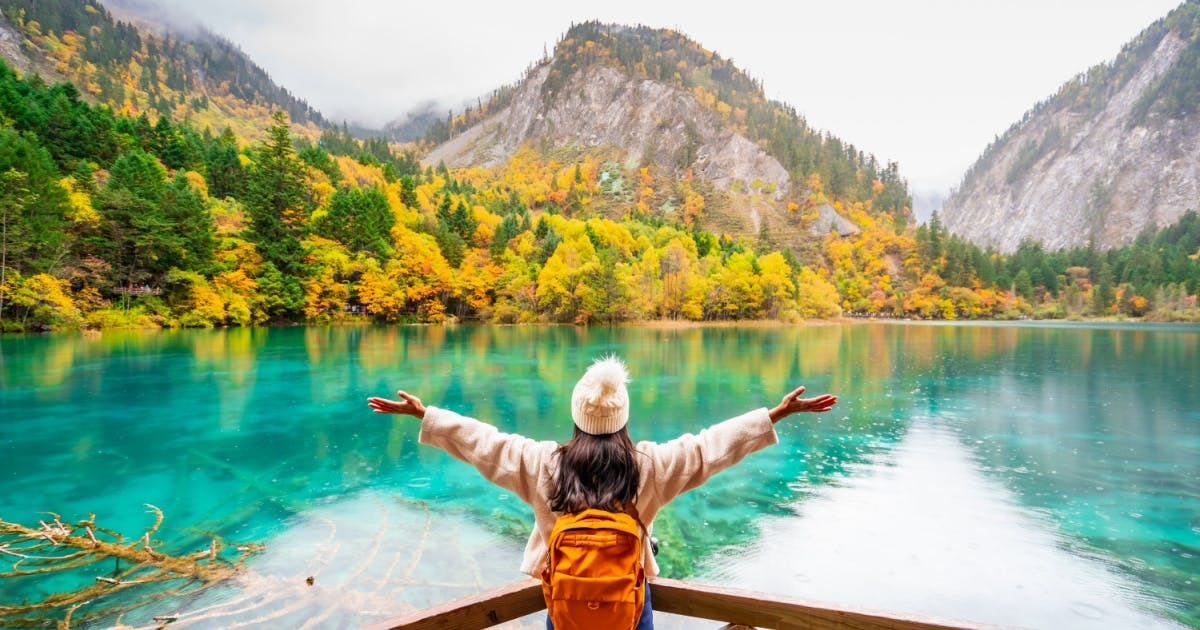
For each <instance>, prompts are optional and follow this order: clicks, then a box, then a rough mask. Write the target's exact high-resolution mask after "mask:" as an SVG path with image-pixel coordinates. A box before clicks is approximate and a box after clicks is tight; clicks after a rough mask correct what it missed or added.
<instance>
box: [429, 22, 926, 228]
mask: <svg viewBox="0 0 1200 630" xmlns="http://www.w3.org/2000/svg"><path fill="white" fill-rule="evenodd" d="M427 138H429V139H431V140H434V141H437V142H440V144H438V145H437V146H436V147H435V148H434V149H433V150H432V151H430V152H429V153H428V154H427V155H426V156H425V157H424V158H423V161H424V162H425V163H426V164H428V165H437V164H443V163H444V164H445V165H447V166H450V167H465V166H484V167H490V168H500V167H503V166H504V165H505V164H506V163H507V162H508V161H509V160H510V159H512V157H513V156H514V155H515V154H517V152H518V151H519V150H521V149H522V148H524V147H532V148H534V149H535V150H536V151H538V152H539V153H540V154H541V155H543V156H550V157H555V156H557V157H559V158H560V159H565V160H570V159H573V158H575V157H578V156H579V155H581V154H588V155H600V156H602V157H603V159H606V160H607V161H608V164H610V165H611V166H613V167H619V168H620V169H621V170H622V171H623V173H622V177H624V178H625V179H626V180H627V181H628V180H633V181H637V178H638V177H639V175H640V177H642V178H646V179H648V180H653V183H651V182H650V181H647V182H646V184H645V185H646V186H647V187H650V188H652V189H653V190H655V191H672V189H673V188H674V187H675V186H674V183H676V182H689V183H690V185H693V186H694V187H696V188H697V189H699V190H700V191H701V192H702V194H703V197H704V199H705V200H706V202H705V207H704V209H703V212H699V213H698V214H696V216H697V217H698V219H699V221H700V223H701V225H703V226H704V227H705V228H706V229H712V230H714V231H717V232H719V233H730V234H743V235H745V234H760V235H761V234H769V235H770V236H772V237H774V238H776V239H778V240H781V241H785V242H790V241H794V240H798V239H799V240H802V239H805V238H810V237H811V236H812V235H813V234H824V233H827V232H828V231H829V230H830V228H831V227H834V228H837V229H839V231H841V229H842V227H840V226H844V227H846V228H847V229H849V230H851V231H853V230H854V229H855V228H854V227H853V224H851V223H850V222H848V221H834V220H833V219H832V218H831V217H829V215H830V214H831V213H832V214H834V215H836V213H834V212H833V209H834V208H835V207H836V206H838V204H841V205H842V206H844V207H848V206H849V205H851V204H853V203H864V204H868V205H869V208H870V209H871V211H873V212H876V213H885V212H886V213H891V214H892V215H894V216H896V217H898V218H899V219H900V220H903V219H904V218H905V217H906V216H907V215H908V214H909V212H910V210H909V207H910V206H911V200H910V198H909V194H908V190H907V184H906V183H905V182H904V180H903V179H902V178H901V177H900V176H899V172H898V166H897V165H896V164H894V163H892V164H888V165H886V166H881V165H880V164H878V162H877V161H876V159H875V158H874V156H871V155H868V154H865V153H864V152H862V151H861V150H859V149H858V148H856V147H855V146H854V145H852V144H849V143H846V142H844V141H842V140H841V139H839V138H837V137H834V136H832V135H830V134H828V133H822V132H819V131H817V130H814V129H812V128H810V127H808V125H807V123H806V122H805V120H804V119H803V118H802V117H801V116H799V115H798V114H797V113H796V112H795V110H794V109H793V108H791V107H790V106H787V105H784V104H781V103H778V102H775V101H769V100H767V99H766V98H765V97H764V95H763V91H762V86H761V83H760V82H758V81H757V80H755V79H752V78H750V77H749V76H748V75H747V74H746V73H744V72H743V71H741V70H739V69H738V68H736V67H735V66H734V65H733V63H732V62H731V61H729V60H726V59H723V58H721V56H720V55H718V54H716V53H714V52H711V51H708V50H705V49H704V48H703V47H701V46H700V45H699V44H697V43H696V42H694V41H692V40H690V39H688V38H687V37H684V36H683V35H680V34H679V33H677V32H675V31H671V30H662V29H651V28H647V27H628V26H621V25H612V24H601V23H598V22H587V23H584V24H577V25H574V26H572V27H571V28H570V30H569V31H568V32H567V33H566V35H565V36H564V37H563V39H562V40H561V41H560V42H559V43H558V44H557V45H556V46H555V50H554V54H553V56H552V57H550V58H548V59H543V60H542V61H541V62H539V63H537V64H535V65H533V66H532V67H531V68H529V69H528V70H527V72H526V74H525V77H524V78H523V80H522V81H520V82H519V83H518V84H517V85H515V86H508V87H505V88H501V89H499V90H497V91H496V92H495V93H494V94H493V95H492V98H491V99H490V100H489V101H488V102H487V103H486V104H483V105H482V106H480V107H479V108H476V109H471V110H468V111H467V112H465V113H464V114H462V115H460V116H457V117H454V118H452V119H451V120H450V121H448V122H445V123H443V122H441V121H439V122H438V123H436V124H435V125H434V126H433V127H432V128H431V130H430V133H429V135H428V136H427ZM615 176H616V175H615V174H614V177H615ZM684 197H685V195H684V194H680V193H678V192H677V191H676V192H675V193H674V194H671V193H669V192H668V193H664V194H662V195H659V197H658V198H657V199H655V200H654V202H653V203H652V204H650V207H651V212H652V213H653V214H656V215H659V216H661V217H662V218H664V219H672V218H678V217H680V214H681V213H682V215H683V218H684V220H685V221H688V220H690V219H691V216H690V215H689V212H690V210H688V209H681V206H684V205H685V203H684ZM614 205H615V209H616V210H617V211H619V210H620V207H621V206H620V204H614ZM627 205H628V204H627V203H626V204H625V207H627Z"/></svg>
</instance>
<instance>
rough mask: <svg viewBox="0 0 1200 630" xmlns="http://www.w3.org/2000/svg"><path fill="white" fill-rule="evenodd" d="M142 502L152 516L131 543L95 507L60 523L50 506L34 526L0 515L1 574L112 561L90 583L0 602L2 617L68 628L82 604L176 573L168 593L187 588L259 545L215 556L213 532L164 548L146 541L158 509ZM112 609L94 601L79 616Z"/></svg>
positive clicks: (158, 521)
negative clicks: (190, 546)
mask: <svg viewBox="0 0 1200 630" xmlns="http://www.w3.org/2000/svg"><path fill="white" fill-rule="evenodd" d="M147 507H148V508H150V511H151V512H152V513H154V515H155V521H154V524H153V525H151V526H150V528H149V529H147V530H146V532H145V533H144V534H143V535H142V536H140V537H139V538H137V539H136V540H134V541H133V542H132V543H127V542H125V539H124V537H123V536H122V535H121V534H119V533H117V532H113V531H110V530H107V529H104V528H101V527H98V526H97V525H96V522H95V521H96V517H95V515H94V514H93V515H90V516H89V518H88V519H87V520H85V521H81V522H79V523H75V524H68V523H64V522H62V520H61V518H60V517H59V516H58V515H57V514H51V516H53V521H50V522H47V521H45V520H42V521H39V523H38V527H28V526H25V525H21V524H19V523H10V522H7V521H4V520H3V519H0V560H8V561H9V562H11V567H10V569H9V570H8V571H0V580H2V579H13V578H21V577H26V576H36V575H48V574H63V573H64V572H69V571H75V570H78V569H81V568H83V567H86V566H88V565H92V564H95V563H97V562H101V561H106V560H112V561H113V563H114V566H115V567H116V568H115V569H114V571H113V572H112V573H111V574H109V575H107V576H96V577H95V579H94V580H93V581H91V582H90V583H88V582H85V581H83V580H81V586H80V587H79V588H77V589H75V590H73V591H68V592H64V593H54V594H51V595H48V596H46V597H45V598H44V599H42V600H41V601H38V602H33V603H24V604H17V605H9V604H0V621H2V622H3V625H5V626H6V627H9V626H25V627H32V626H45V624H46V623H47V621H50V620H54V621H56V622H57V625H58V627H59V628H69V627H70V625H71V622H72V619H73V618H76V617H77V610H78V609H80V608H81V607H83V606H85V605H92V604H95V603H96V602H97V601H98V600H101V599H102V598H105V597H111V596H112V595H114V594H116V593H120V592H123V591H126V590H128V589H130V588H132V587H135V586H138V585H142V584H151V583H163V582H170V581H182V582H183V586H182V587H180V589H175V590H173V591H172V593H173V594H178V593H179V592H181V591H187V592H194V591H196V590H199V589H203V588H207V587H209V586H211V585H213V584H216V583H219V582H221V581H224V580H226V579H229V578H230V577H233V576H234V575H235V574H236V573H237V572H238V571H239V570H240V568H241V566H242V564H243V562H244V561H245V559H246V558H247V557H248V556H249V555H250V554H251V553H253V552H255V551H257V550H258V549H259V547H258V546H257V545H250V546H240V547H238V550H239V552H240V556H239V557H238V558H237V560H235V561H227V560H225V559H223V558H221V557H220V551H221V549H222V548H223V547H224V545H223V544H222V543H221V542H220V541H218V540H216V539H213V540H212V542H211V543H210V544H209V546H208V547H207V548H206V549H203V550H201V551H199V552H192V553H188V554H184V555H173V554H169V553H165V552H164V551H162V550H159V549H155V548H154V545H153V543H152V537H153V534H155V533H156V532H157V531H158V529H159V527H160V526H161V525H162V522H163V513H162V510H160V509H158V508H157V507H154V506H152V505H147ZM97 534H100V535H99V536H98V535H97ZM101 536H103V537H104V538H108V539H110V540H105V539H104V538H101ZM122 563H124V565H125V567H127V568H126V569H124V570H121V568H120V567H121V565H122ZM161 596H163V593H161V592H160V593H152V594H149V595H148V596H147V599H150V600H152V599H156V598H158V597H161ZM137 606H138V605H137V604H134V605H132V606H128V608H136V607H137ZM112 612H113V611H111V610H103V609H102V608H100V609H98V610H97V611H96V612H93V613H91V614H88V615H86V616H85V618H95V617H97V616H101V615H104V614H110V613H112ZM60 615H61V617H60Z"/></svg>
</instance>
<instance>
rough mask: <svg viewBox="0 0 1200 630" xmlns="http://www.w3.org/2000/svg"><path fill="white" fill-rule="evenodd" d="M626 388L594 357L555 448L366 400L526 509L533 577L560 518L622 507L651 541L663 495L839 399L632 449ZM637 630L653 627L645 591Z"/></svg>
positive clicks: (791, 403) (779, 408) (651, 568)
mask: <svg viewBox="0 0 1200 630" xmlns="http://www.w3.org/2000/svg"><path fill="white" fill-rule="evenodd" d="M628 382H629V373H628V371H627V370H626V368H625V364H624V363H622V362H621V360H620V359H618V358H616V357H613V356H610V357H605V358H602V359H598V360H596V361H595V362H594V363H593V364H592V366H591V367H590V368H588V370H587V372H586V373H585V374H584V375H583V378H581V379H580V380H579V382H578V383H577V384H576V385H575V389H574V391H573V392H572V394H571V417H572V419H573V420H574V421H575V434H574V436H573V437H572V438H571V440H570V441H568V442H566V443H565V444H561V445H560V444H558V443H556V442H553V441H536V440H532V439H530V438H527V437H523V436H520V435H515V434H509V433H501V432H499V431H498V430H497V429H496V428H495V427H493V426H491V425H488V424H484V423H482V422H479V421H478V420H473V419H471V418H466V417H463V416H460V415H458V414H456V413H454V412H453V411H449V410H446V409H439V408H437V407H433V406H429V407H426V406H425V405H424V404H422V403H421V400H420V399H419V398H417V397H416V396H413V395H411V394H408V393H406V392H404V391H400V392H397V395H398V396H399V397H400V400H388V399H385V398H378V397H371V398H368V399H367V404H368V405H369V406H370V407H371V409H373V410H374V411H375V413H392V414H402V415H409V416H413V417H415V418H417V419H419V420H421V433H420V436H419V441H420V442H421V443H422V444H429V445H432V446H436V447H438V448H441V449H444V450H445V451H446V452H448V453H450V454H451V455H453V456H454V457H456V458H458V459H461V460H462V461H464V462H467V463H468V464H471V465H472V466H474V467H475V468H476V469H478V470H479V472H480V473H482V474H483V476H484V477H486V478H487V479H488V480H489V481H491V482H492V483H494V484H496V485H498V486H500V487H502V488H505V489H508V490H510V491H512V492H514V493H516V495H517V496H518V497H520V498H521V500H523V501H525V502H526V503H528V504H529V505H530V506H531V507H532V508H533V514H534V520H535V523H534V528H533V532H532V533H531V534H530V536H529V541H528V543H527V544H526V546H525V555H524V557H523V559H522V562H521V572H523V573H526V574H529V575H531V576H533V577H539V576H540V575H541V570H542V568H543V567H545V566H546V564H547V562H548V549H547V541H548V540H549V537H550V532H551V529H552V528H553V527H554V522H555V520H556V519H557V518H558V517H559V516H561V515H563V514H571V513H576V512H580V511H582V510H585V509H588V508H599V509H603V510H608V511H613V512H620V511H629V512H632V513H633V514H634V515H636V516H637V518H639V520H640V521H641V522H642V523H643V524H645V526H646V532H647V537H649V536H650V534H652V533H653V531H654V517H655V516H656V515H657V514H658V512H659V510H661V509H662V507H663V506H664V505H666V504H667V503H668V502H669V501H670V500H671V499H673V498H675V497H676V496H678V495H680V494H682V493H684V492H687V491H688V490H691V489H692V488H695V487H697V486H699V485H701V484H703V483H704V482H705V481H707V480H708V478H709V477H711V476H712V475H714V474H716V473H717V472H720V471H721V470H724V469H725V468H728V467H730V466H732V465H733V464H736V463H737V462H739V461H741V460H742V459H743V458H744V457H746V456H747V455H749V454H750V453H753V452H755V451H757V450H759V449H762V448H764V447H766V446H769V445H771V444H775V443H776V442H778V441H779V438H778V436H777V435H776V433H775V423H776V422H779V421H780V420H782V419H784V418H786V417H788V416H790V415H792V414H793V413H797V412H802V411H811V412H817V413H820V412H825V411H829V410H830V409H832V408H833V406H834V405H835V404H836V403H837V397H836V396H832V395H829V394H824V395H821V396H817V397H815V398H800V395H801V394H803V393H804V387H798V388H796V389H795V390H794V391H792V392H791V393H789V394H788V395H786V396H784V397H783V400H781V401H780V402H779V404H778V405H776V406H775V407H773V408H772V409H770V410H768V409H767V408H766V407H762V408H759V409H756V410H754V411H751V412H748V413H745V414H742V415H740V416H737V417H735V418H731V419H729V420H726V421H724V422H721V423H719V424H716V425H713V426H711V427H709V428H707V429H704V430H702V431H700V433H699V434H697V435H691V434H686V435H683V436H681V437H678V438H676V439H674V440H671V441H670V442H667V443H665V444H656V443H653V442H639V443H638V444H637V445H636V446H634V444H633V442H632V441H631V440H630V439H629V431H628V427H627V426H626V424H627V423H628V421H629V393H628V391H627V390H626V388H625V385H626V383H628ZM650 547H651V546H650V545H645V549H646V551H645V557H644V562H643V564H644V566H645V569H646V575H647V576H649V577H653V576H655V575H657V574H658V563H657V562H655V560H654V555H653V553H652V552H651V550H650ZM548 625H549V624H548ZM637 627H638V628H653V619H652V615H651V607H650V593H649V587H648V586H647V589H646V595H645V608H644V610H643V614H642V617H641V621H640V622H639V624H638V626H637Z"/></svg>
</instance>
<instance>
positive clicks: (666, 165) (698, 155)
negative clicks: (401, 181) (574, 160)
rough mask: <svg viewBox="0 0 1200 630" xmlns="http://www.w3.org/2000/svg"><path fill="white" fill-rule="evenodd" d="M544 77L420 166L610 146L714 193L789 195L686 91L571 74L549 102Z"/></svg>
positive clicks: (779, 174)
mask: <svg viewBox="0 0 1200 630" xmlns="http://www.w3.org/2000/svg"><path fill="white" fill-rule="evenodd" d="M549 72H550V65H549V64H543V65H541V66H539V67H538V68H536V69H535V70H534V71H533V72H531V73H530V74H529V76H527V77H526V79H525V80H524V81H523V82H522V83H521V85H520V86H519V87H518V88H517V91H516V93H515V94H514V96H513V99H512V102H511V103H510V104H509V105H508V107H505V108H504V109H503V110H501V111H500V112H498V113H497V114H495V115H494V116H492V117H491V118H489V119H487V120H485V121H483V122H482V123H480V124H478V125H475V126H474V127H472V128H471V129H469V130H467V131H466V132H464V133H462V134H460V135H459V136H457V137H455V138H453V139H451V140H450V141H449V142H446V143H444V144H442V145H441V146H439V147H437V148H436V149H434V150H433V151H432V152H431V153H429V154H428V155H427V156H426V157H425V160H424V161H425V162H426V163H429V164H437V163H439V162H445V164H446V165H447V166H469V165H480V166H493V167H494V166H498V165H500V164H503V163H504V162H505V161H507V160H508V158H510V157H512V154H513V153H514V152H515V151H516V150H517V149H518V148H519V147H520V146H521V144H522V143H524V142H526V141H530V140H533V141H536V142H538V143H542V144H548V145H550V146H570V145H576V146H580V147H584V148H589V147H616V148H618V149H620V150H621V151H622V153H623V154H624V156H625V163H626V165H627V166H630V167H633V166H637V165H639V164H654V165H656V166H658V167H659V168H661V169H664V170H666V171H668V172H674V173H678V172H682V171H683V170H684V169H687V168H692V169H693V172H694V173H695V174H696V175H697V176H699V177H700V178H702V179H703V180H705V181H707V182H709V183H711V184H713V186H714V188H716V189H717V190H729V189H731V188H734V187H736V186H737V185H739V184H740V185H746V184H749V183H750V182H753V181H755V180H758V181H760V182H763V183H764V184H768V185H769V184H774V185H775V186H774V190H775V192H774V196H775V198H776V199H783V198H784V197H785V196H786V195H787V192H788V190H789V186H790V178H789V176H788V172H787V170H786V169H785V168H784V167H783V165H782V164H780V163H779V160H777V159H775V158H774V157H772V156H771V155H769V154H768V153H767V152H766V151H764V150H763V149H761V148H760V147H759V146H758V145H756V144H754V143H753V142H751V141H750V140H749V139H747V138H746V137H745V136H742V135H740V134H737V133H734V132H732V131H730V130H729V129H727V128H725V127H723V126H722V125H721V124H720V123H719V122H718V121H717V120H716V116H715V115H713V114H712V113H710V112H709V111H707V110H705V109H704V108H702V107H701V106H700V104H699V103H697V102H696V99H695V98H694V97H693V96H692V95H691V94H689V93H688V92H686V91H683V90H680V89H676V88H674V87H671V86H667V85H664V84H662V83H659V82H657V81H652V80H648V79H634V78H631V77H629V76H626V75H625V74H624V73H622V72H620V71H619V70H618V69H616V68H612V67H606V66H596V67H592V68H589V69H587V70H584V71H582V72H579V73H576V74H574V75H573V76H572V77H571V78H570V80H569V81H568V82H567V84H566V85H565V86H563V87H562V88H561V89H559V90H558V91H557V94H558V95H559V96H558V97H557V98H553V99H550V100H549V101H547V100H546V99H543V98H542V86H543V84H544V83H545V81H546V77H547V76H548V74H549ZM689 158H690V159H689Z"/></svg>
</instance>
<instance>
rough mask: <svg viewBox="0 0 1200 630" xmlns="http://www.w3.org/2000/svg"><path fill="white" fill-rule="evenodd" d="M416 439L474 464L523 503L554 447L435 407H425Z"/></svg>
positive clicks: (530, 496)
mask: <svg viewBox="0 0 1200 630" xmlns="http://www.w3.org/2000/svg"><path fill="white" fill-rule="evenodd" d="M417 439H418V441H420V443H421V444H428V445H430V446H436V447H438V448H440V449H442V450H444V451H446V452H447V453H449V454H451V455H453V456H454V457H455V458H457V459H460V460H462V461H464V462H466V463H468V464H470V465H472V466H474V467H475V469H476V470H478V471H479V472H480V473H481V474H482V475H483V476H484V477H485V478H486V479H487V480H488V481H490V482H492V483H494V484H496V485H498V486H500V487H501V488H504V489H506V490H511V491H512V492H514V493H516V495H517V496H519V497H520V498H521V500H522V501H525V502H526V503H532V502H533V497H534V495H535V493H536V492H537V487H538V476H539V472H540V471H541V467H542V465H543V463H544V462H545V460H546V458H547V457H549V455H550V454H552V453H553V452H554V448H555V447H556V446H557V445H556V444H555V443H554V442H539V441H537V440H533V439H530V438H527V437H525V436H522V435H517V434H514V433H501V432H500V431H499V430H498V429H496V427H494V426H492V425H490V424H485V423H483V422H480V421H478V420H475V419H473V418H468V417H465V416H461V415H459V414H457V413H454V412H453V411H450V410H448V409H440V408H438V407H427V408H426V409H425V418H424V419H422V420H421V433H420V435H419V436H418V438H417Z"/></svg>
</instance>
